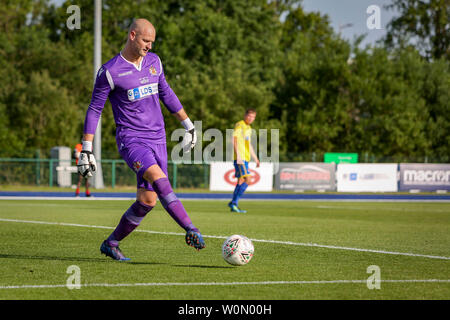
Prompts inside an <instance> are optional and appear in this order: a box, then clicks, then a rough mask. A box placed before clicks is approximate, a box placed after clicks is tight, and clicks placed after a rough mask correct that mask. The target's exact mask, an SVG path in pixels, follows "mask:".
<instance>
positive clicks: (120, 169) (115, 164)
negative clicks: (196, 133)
mask: <svg viewBox="0 0 450 320" xmlns="http://www.w3.org/2000/svg"><path fill="white" fill-rule="evenodd" d="M100 163H101V166H102V171H103V180H104V184H105V186H107V187H112V188H115V187H116V186H135V185H136V175H135V173H134V172H133V171H132V170H130V168H129V167H128V166H127V164H126V163H125V161H123V160H122V159H102V160H101V161H100ZM168 164H169V165H168V174H169V178H170V180H171V182H172V186H173V188H208V187H209V164H207V163H202V164H182V163H175V162H173V161H169V163H168ZM74 167H75V161H73V160H70V161H69V160H59V159H36V158H0V185H30V186H49V187H53V186H57V179H56V175H57V172H58V170H61V169H62V168H64V170H68V172H72V173H71V176H72V177H71V181H72V183H71V184H76V183H77V181H78V176H77V173H76V171H75V168H74Z"/></svg>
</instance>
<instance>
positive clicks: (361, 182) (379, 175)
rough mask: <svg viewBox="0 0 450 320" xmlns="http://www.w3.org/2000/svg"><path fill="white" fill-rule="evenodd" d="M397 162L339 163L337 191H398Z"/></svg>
mask: <svg viewBox="0 0 450 320" xmlns="http://www.w3.org/2000/svg"><path fill="white" fill-rule="evenodd" d="M397 168H398V165H397V164H396V163H383V164H371V163H362V164H347V163H345V164H338V165H337V172H336V178H337V191H339V192H397V191H398V183H397Z"/></svg>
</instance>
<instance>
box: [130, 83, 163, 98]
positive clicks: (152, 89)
mask: <svg viewBox="0 0 450 320" xmlns="http://www.w3.org/2000/svg"><path fill="white" fill-rule="evenodd" d="M157 93H158V84H157V83H149V84H146V85H143V86H140V87H137V88H134V89H130V90H128V100H130V101H135V100H139V99H143V98H147V97H149V96H151V95H154V94H157Z"/></svg>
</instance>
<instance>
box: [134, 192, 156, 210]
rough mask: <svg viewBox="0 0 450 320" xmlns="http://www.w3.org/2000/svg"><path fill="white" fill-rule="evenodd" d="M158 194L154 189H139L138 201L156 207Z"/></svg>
mask: <svg viewBox="0 0 450 320" xmlns="http://www.w3.org/2000/svg"><path fill="white" fill-rule="evenodd" d="M157 199H158V195H157V194H156V192H154V191H149V190H145V189H139V190H138V194H137V201H139V202H141V203H143V204H145V205H146V206H150V207H154V206H156V200H157Z"/></svg>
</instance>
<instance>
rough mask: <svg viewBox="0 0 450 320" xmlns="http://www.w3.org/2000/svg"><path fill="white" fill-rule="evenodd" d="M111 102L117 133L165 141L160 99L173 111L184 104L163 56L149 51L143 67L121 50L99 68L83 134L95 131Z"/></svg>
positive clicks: (156, 141)
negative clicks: (168, 76) (170, 80)
mask: <svg viewBox="0 0 450 320" xmlns="http://www.w3.org/2000/svg"><path fill="white" fill-rule="evenodd" d="M108 98H109V101H110V102H111V105H112V110H113V114H114V120H115V122H116V128H117V132H119V131H120V132H121V134H125V135H128V136H135V137H142V138H146V139H149V140H151V141H152V142H153V143H165V142H166V134H165V127H164V118H163V115H162V111H161V106H160V103H159V100H160V99H161V101H162V102H163V103H164V105H165V106H166V107H167V109H168V110H169V111H170V112H171V113H175V112H178V111H179V110H180V109H181V108H182V105H181V103H180V101H179V99H178V97H177V96H176V95H175V93H174V92H173V90H172V88H170V86H169V84H168V83H167V81H166V78H165V76H164V71H163V67H162V63H161V60H160V58H159V57H158V56H157V55H156V54H154V53H152V52H148V53H147V55H146V56H145V57H143V58H142V60H141V64H140V66H139V67H138V66H136V65H135V64H134V63H131V62H129V61H127V60H126V59H125V58H124V57H123V56H122V54H121V53H119V54H118V55H116V56H115V57H114V58H112V59H111V60H109V61H108V62H106V63H105V64H104V65H102V67H101V68H100V69H99V70H98V73H97V78H96V81H95V86H94V91H93V93H92V99H91V103H90V105H89V108H88V110H87V113H86V118H85V121H84V133H91V134H95V130H96V128H97V125H98V121H99V118H100V115H101V113H102V111H103V108H104V106H105V102H106V100H107V99H108Z"/></svg>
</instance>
